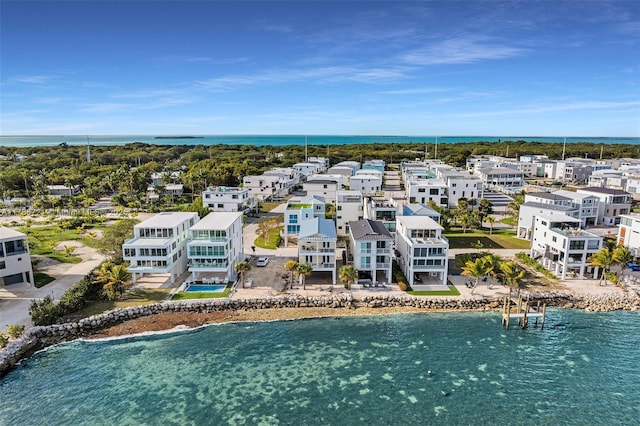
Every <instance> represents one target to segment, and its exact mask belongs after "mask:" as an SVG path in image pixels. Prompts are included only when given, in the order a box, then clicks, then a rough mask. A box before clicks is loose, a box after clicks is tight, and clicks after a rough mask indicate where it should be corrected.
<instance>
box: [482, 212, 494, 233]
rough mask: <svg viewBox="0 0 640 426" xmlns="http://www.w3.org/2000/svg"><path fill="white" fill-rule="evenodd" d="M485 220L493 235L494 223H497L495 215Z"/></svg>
mask: <svg viewBox="0 0 640 426" xmlns="http://www.w3.org/2000/svg"><path fill="white" fill-rule="evenodd" d="M484 221H485V222H487V223H488V224H489V235H491V234H492V233H493V225H494V224H495V223H496V218H495V217H493V216H487V217H486V218H485V219H484Z"/></svg>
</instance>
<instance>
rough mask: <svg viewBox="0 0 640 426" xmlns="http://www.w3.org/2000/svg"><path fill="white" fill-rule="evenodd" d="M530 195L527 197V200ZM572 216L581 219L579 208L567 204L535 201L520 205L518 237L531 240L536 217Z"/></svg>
mask: <svg viewBox="0 0 640 426" xmlns="http://www.w3.org/2000/svg"><path fill="white" fill-rule="evenodd" d="M527 196H528V195H526V196H525V198H526V197H527ZM554 215H560V216H570V217H572V218H574V219H580V211H579V210H578V208H576V207H574V206H572V205H571V203H569V202H567V203H566V204H551V203H538V202H535V201H527V202H526V203H523V204H521V205H520V211H519V213H518V230H517V231H516V236H517V237H518V238H523V239H525V240H530V239H531V234H532V232H533V223H534V219H535V217H536V216H554Z"/></svg>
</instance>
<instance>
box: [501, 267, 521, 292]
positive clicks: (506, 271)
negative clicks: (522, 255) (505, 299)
mask: <svg viewBox="0 0 640 426" xmlns="http://www.w3.org/2000/svg"><path fill="white" fill-rule="evenodd" d="M500 271H502V274H501V275H502V276H503V277H504V280H505V282H506V283H507V285H508V286H509V287H514V288H517V287H519V286H520V280H521V279H522V278H524V276H525V274H526V272H525V270H524V269H522V268H521V267H520V266H519V265H518V264H517V263H516V262H513V261H511V262H502V263H501V264H500Z"/></svg>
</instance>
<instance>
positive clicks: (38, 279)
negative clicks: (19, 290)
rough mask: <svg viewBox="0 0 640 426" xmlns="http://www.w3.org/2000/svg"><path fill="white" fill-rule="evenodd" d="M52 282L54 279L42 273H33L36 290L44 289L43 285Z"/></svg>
mask: <svg viewBox="0 0 640 426" xmlns="http://www.w3.org/2000/svg"><path fill="white" fill-rule="evenodd" d="M54 280H55V278H53V277H52V276H50V275H47V274H45V273H44V272H40V271H33V282H34V284H35V286H36V288H40V287H44V286H45V285H47V284H49V283H50V282H51V281H54Z"/></svg>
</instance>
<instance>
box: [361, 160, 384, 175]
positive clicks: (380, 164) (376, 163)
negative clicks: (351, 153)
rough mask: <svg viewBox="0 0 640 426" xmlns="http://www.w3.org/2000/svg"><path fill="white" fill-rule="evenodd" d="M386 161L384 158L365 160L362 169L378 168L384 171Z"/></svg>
mask: <svg viewBox="0 0 640 426" xmlns="http://www.w3.org/2000/svg"><path fill="white" fill-rule="evenodd" d="M385 165H386V163H385V161H384V160H367V161H365V162H364V164H363V165H362V170H378V171H380V172H382V173H384V167H385Z"/></svg>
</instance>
